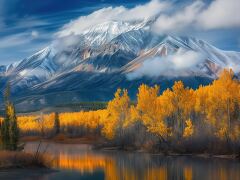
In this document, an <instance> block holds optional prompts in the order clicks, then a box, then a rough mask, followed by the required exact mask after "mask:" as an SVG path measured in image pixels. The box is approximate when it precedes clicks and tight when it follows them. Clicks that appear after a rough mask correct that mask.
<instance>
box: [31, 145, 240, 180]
mask: <svg viewBox="0 0 240 180" xmlns="http://www.w3.org/2000/svg"><path fill="white" fill-rule="evenodd" d="M36 145H37V144H36V143H32V144H28V145H27V148H26V150H27V151H34V149H35V148H36ZM50 146H51V147H49V148H48V154H49V155H51V156H52V157H53V159H54V160H53V161H52V166H53V167H54V168H56V169H59V170H63V171H69V173H71V172H73V171H77V172H79V173H80V174H81V175H85V174H94V173H96V172H99V171H101V172H103V174H104V179H106V180H113V179H114V180H159V179H160V180H193V179H194V180H195V179H200V180H202V179H211V180H225V179H231V180H235V179H239V177H240V165H239V163H238V162H235V161H230V160H223V159H208V158H197V157H179V156H171V157H170V156H169V157H164V156H161V155H150V154H145V153H127V152H118V151H105V152H103V151H93V150H91V148H90V146H88V145H62V144H51V145H50ZM42 149H44V148H42Z"/></svg>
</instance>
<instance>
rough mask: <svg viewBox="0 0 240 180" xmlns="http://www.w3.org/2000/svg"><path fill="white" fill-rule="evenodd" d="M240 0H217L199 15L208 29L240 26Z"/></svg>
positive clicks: (201, 21)
mask: <svg viewBox="0 0 240 180" xmlns="http://www.w3.org/2000/svg"><path fill="white" fill-rule="evenodd" d="M239 8H240V0H215V1H213V2H212V3H211V4H210V6H209V7H208V8H207V9H206V10H204V11H203V12H202V13H201V14H200V16H199V25H201V26H202V27H204V28H206V29H215V28H228V27H240V17H239Z"/></svg>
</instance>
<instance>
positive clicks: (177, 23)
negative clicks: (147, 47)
mask: <svg viewBox="0 0 240 180" xmlns="http://www.w3.org/2000/svg"><path fill="white" fill-rule="evenodd" d="M203 7H204V3H203V2H202V1H196V2H194V3H193V4H191V5H189V6H186V7H185V8H184V9H183V10H181V11H179V12H176V13H175V14H172V15H165V14H163V15H161V16H159V18H158V19H157V21H156V23H155V24H154V25H153V31H154V32H156V33H168V32H169V31H170V32H171V31H175V32H180V31H184V30H185V29H186V28H188V27H189V26H190V25H192V24H194V23H195V21H196V19H195V18H196V16H197V15H198V14H199V13H200V11H201V10H202V8H203Z"/></svg>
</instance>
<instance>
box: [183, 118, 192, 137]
mask: <svg viewBox="0 0 240 180" xmlns="http://www.w3.org/2000/svg"><path fill="white" fill-rule="evenodd" d="M185 123H186V127H185V129H184V133H183V137H185V138H187V137H190V136H192V135H193V132H194V127H193V124H192V121H191V119H188V120H187V121H186V122H185Z"/></svg>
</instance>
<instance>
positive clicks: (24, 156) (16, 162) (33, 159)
mask: <svg viewBox="0 0 240 180" xmlns="http://www.w3.org/2000/svg"><path fill="white" fill-rule="evenodd" d="M48 164H49V163H48V161H47V157H46V155H44V154H41V153H39V151H38V150H37V152H36V153H34V154H30V153H26V152H22V151H6V150H0V169H9V168H32V167H38V168H44V167H48Z"/></svg>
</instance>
